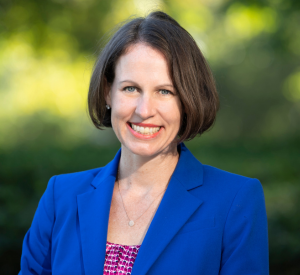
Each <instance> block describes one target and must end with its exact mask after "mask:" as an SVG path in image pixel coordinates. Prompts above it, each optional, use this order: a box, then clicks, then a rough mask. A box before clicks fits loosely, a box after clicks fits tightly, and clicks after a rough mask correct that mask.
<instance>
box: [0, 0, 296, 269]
mask: <svg viewBox="0 0 300 275" xmlns="http://www.w3.org/2000/svg"><path fill="white" fill-rule="evenodd" d="M156 8H160V9H162V10H164V11H166V12H168V13H169V14H170V15H171V16H173V17H174V18H175V19H176V20H178V21H179V22H180V23H181V25H182V26H183V27H185V28H186V29H187V30H188V31H189V32H190V33H191V34H192V36H193V37H194V38H195V40H196V42H197V43H198V45H199V46H200V48H201V50H202V51H203V53H204V55H205V56H206V57H207V59H208V62H209V63H210V65H211V67H212V70H213V74H214V76H215V79H216V83H217V87H218V90H219V93H220V99H221V110H220V112H219V116H218V120H217V122H216V125H215V127H214V129H213V130H212V131H210V132H209V133H207V134H205V135H204V136H203V137H201V138H200V139H199V138H198V139H195V140H193V141H191V142H189V143H187V145H188V147H190V148H191V150H192V152H193V153H194V154H195V155H196V156H197V158H198V159H199V160H200V161H201V162H203V163H207V164H209V165H213V166H216V167H219V168H221V169H224V170H228V171H231V172H234V173H238V174H243V175H245V176H249V177H256V178H259V179H260V180H261V182H262V184H263V187H264V191H265V197H266V205H267V212H268V219H269V238H270V263H271V274H274V275H276V274H287V275H289V274H290V275H294V274H300V265H299V263H298V259H299V257H300V237H299V233H298V232H299V229H300V228H299V224H300V215H299V213H298V211H297V209H299V200H298V197H299V195H300V186H299V176H300V172H299V164H300V161H299V160H300V159H299V151H300V150H299V149H300V148H299V144H300V143H299V141H300V128H299V124H300V66H299V64H300V63H299V59H300V29H299V27H298V26H299V25H300V2H299V1H292V0H284V1H283V0H263V1H257V0H242V1H234V0H186V1H181V0H165V1H162V0H160V1H159V0H155V1H154V0H152V1H147V0H139V1H137V0H122V1H121V0H111V1H96V0H43V1H40V0H23V1H21V0H13V1H9V0H0V259H1V260H0V273H1V274H16V273H17V272H18V269H19V259H20V253H21V243H22V239H23V237H24V234H25V232H26V231H27V230H28V228H29V226H30V222H31V220H32V216H33V214H34V211H35V209H36V206H37V203H38V200H39V198H40V196H41V194H42V193H43V191H44V190H45V187H46V184H47V181H48V180H49V178H50V177H51V176H52V175H54V174H60V173H68V172H74V171H81V170H86V169H91V168H94V167H98V166H102V165H105V164H106V163H107V162H108V161H109V160H110V159H111V158H112V157H113V155H114V154H115V152H116V151H117V149H118V148H119V143H118V142H117V140H116V138H115V137H114V135H113V133H112V131H111V130H109V131H104V132H100V131H97V130H94V129H93V127H92V125H91V123H90V122H89V120H88V117H87V112H86V94H87V90H88V83H89V77H90V73H91V69H92V65H93V62H94V60H95V58H96V54H97V52H98V51H99V49H100V48H101V46H102V45H103V43H104V42H105V40H106V39H107V38H108V37H109V34H110V33H108V35H107V36H105V38H102V40H101V37H103V35H104V34H105V33H107V32H108V31H109V30H110V29H112V28H113V27H114V26H115V25H116V24H117V23H119V22H121V21H123V20H125V19H126V18H128V17H129V16H131V15H133V14H136V15H138V16H140V15H145V14H146V13H147V12H148V11H149V10H151V9H156Z"/></svg>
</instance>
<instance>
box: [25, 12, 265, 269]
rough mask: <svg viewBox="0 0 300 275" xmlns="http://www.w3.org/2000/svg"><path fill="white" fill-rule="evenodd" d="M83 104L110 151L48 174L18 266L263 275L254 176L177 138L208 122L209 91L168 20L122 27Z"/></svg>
mask: <svg viewBox="0 0 300 275" xmlns="http://www.w3.org/2000/svg"><path fill="white" fill-rule="evenodd" d="M88 103H89V112H90V116H91V118H92V121H93V123H94V124H95V125H96V127H97V128H101V127H103V126H105V127H112V128H113V130H114V132H115V134H116V136H117V137H118V139H119V140H120V142H121V149H120V150H119V152H118V153H117V155H116V156H115V158H114V159H113V160H112V161H111V162H110V163H109V164H108V165H106V166H105V167H103V168H97V169H93V170H89V171H84V172H80V173H73V174H67V175H60V176H55V177H53V178H51V180H50V181H49V184H48V187H47V190H46V191H45V193H44V195H43V197H42V198H41V201H40V203H39V206H38V209H37V211H36V214H35V217H34V220H33V222H32V226H31V228H30V230H29V231H28V233H27V234H26V236H25V239H24V243H23V254H22V260H21V272H20V274H64V275H65V274H87V275H92V274H132V275H135V274H136V275H142V274H209V275H215V274H221V275H241V274H242V275H248V274H249V275H250V274H264V275H265V274H268V241H267V219H266V211H265V204H264V196H263V190H262V187H261V184H260V182H259V181H258V180H256V179H250V178H246V177H242V176H239V175H235V174H231V173H228V172H225V171H222V170H219V169H217V168H213V167H210V166H207V165H202V164H201V163H200V162H199V161H198V160H196V159H195V158H194V157H193V155H192V154H191V152H189V150H188V149H187V148H186V147H185V146H184V144H183V143H182V141H184V140H187V139H191V138H193V137H195V136H196V135H197V134H202V133H203V132H204V131H206V130H207V129H208V128H210V126H211V125H212V124H213V122H214V120H215V116H216V112H217V109H218V96H217V92H216V88H215V85H214V81H213V78H212V76H211V73H210V70H209V67H208V65H207V64H206V61H205V59H204V57H203V56H202V54H201V52H200V50H199V48H198V47H197V45H196V43H195V41H194V40H193V39H192V37H191V36H190V35H189V34H188V33H187V32H186V31H185V30H184V29H183V28H182V27H181V26H180V25H179V24H178V23H177V22H176V21H174V20H173V19H172V18H171V17H169V16H168V15H166V14H165V13H163V12H153V13H151V14H150V15H148V16H147V17H146V18H137V19H133V20H131V21H130V22H128V23H127V24H125V25H124V26H122V27H121V28H120V29H119V30H118V31H117V32H116V34H115V35H114V36H113V37H112V39H111V40H110V41H109V43H108V44H107V45H106V47H105V48H104V49H103V51H102V53H101V54H100V56H99V58H98V60H97V62H96V65H95V68H94V72H93V75H92V78H91V84H90V90H89V97H88Z"/></svg>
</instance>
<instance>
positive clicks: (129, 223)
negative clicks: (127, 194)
mask: <svg viewBox="0 0 300 275" xmlns="http://www.w3.org/2000/svg"><path fill="white" fill-rule="evenodd" d="M118 189H119V193H120V196H121V201H122V205H123V208H124V210H125V213H126V216H127V218H128V220H129V222H128V225H129V226H131V227H132V226H134V224H135V222H136V221H137V220H138V219H139V218H140V217H142V216H143V215H144V214H145V213H146V212H147V210H148V209H149V208H150V206H151V205H152V204H153V203H154V202H155V201H156V199H157V198H158V197H159V196H160V195H161V194H162V193H163V192H164V191H166V189H167V188H166V189H164V190H163V191H162V192H160V193H159V194H158V196H157V197H156V198H155V199H154V200H153V202H151V203H150V205H149V206H148V208H147V209H146V210H145V211H144V212H143V213H142V215H140V216H139V217H138V218H137V219H135V221H133V220H131V219H130V218H129V216H128V214H127V211H126V208H125V204H124V201H123V198H122V194H121V191H120V182H119V175H118Z"/></svg>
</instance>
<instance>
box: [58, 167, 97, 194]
mask: <svg viewBox="0 0 300 275" xmlns="http://www.w3.org/2000/svg"><path fill="white" fill-rule="evenodd" d="M102 169H103V167H99V168H94V169H90V170H86V171H80V172H74V173H67V174H60V175H56V176H54V178H55V187H54V190H56V193H58V194H59V193H64V191H68V192H71V193H73V192H75V193H78V194H79V193H81V192H84V191H88V190H89V188H91V182H92V181H93V180H94V178H95V177H96V176H97V175H98V174H99V173H100V171H101V170H102ZM72 191H73V192H72Z"/></svg>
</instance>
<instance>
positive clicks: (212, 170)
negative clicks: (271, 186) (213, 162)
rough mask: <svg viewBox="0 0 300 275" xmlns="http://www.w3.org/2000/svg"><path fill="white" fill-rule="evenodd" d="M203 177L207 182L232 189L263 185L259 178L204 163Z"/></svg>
mask: <svg viewBox="0 0 300 275" xmlns="http://www.w3.org/2000/svg"><path fill="white" fill-rule="evenodd" d="M203 177H204V181H205V182H206V183H209V184H211V185H218V186H220V187H225V188H230V189H240V188H241V187H245V186H257V187H258V186H261V183H260V181H259V180H258V179H255V178H250V177H245V176H242V175H238V174H235V173H231V172H227V171H224V170H221V169H219V168H216V167H212V166H209V165H203Z"/></svg>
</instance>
